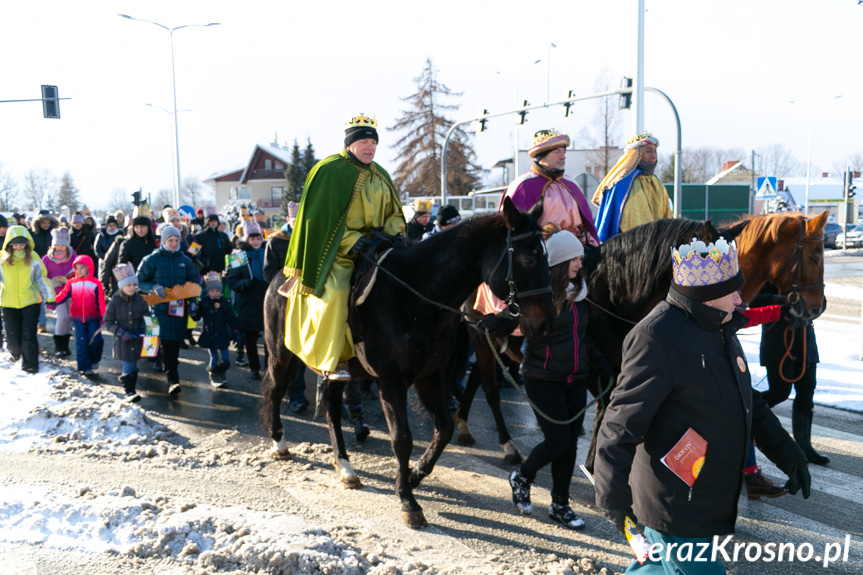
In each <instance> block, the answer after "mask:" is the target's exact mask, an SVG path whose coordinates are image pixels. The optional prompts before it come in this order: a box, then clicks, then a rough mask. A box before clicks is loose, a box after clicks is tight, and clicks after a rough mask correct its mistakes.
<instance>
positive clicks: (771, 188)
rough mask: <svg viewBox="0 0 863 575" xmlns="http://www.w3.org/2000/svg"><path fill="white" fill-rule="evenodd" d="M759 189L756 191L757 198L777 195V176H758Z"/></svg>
mask: <svg viewBox="0 0 863 575" xmlns="http://www.w3.org/2000/svg"><path fill="white" fill-rule="evenodd" d="M756 185H757V188H758V191H757V192H756V193H755V199H756V200H769V199H770V198H775V197H776V177H775V176H771V177H769V178H758V181H757V184H756Z"/></svg>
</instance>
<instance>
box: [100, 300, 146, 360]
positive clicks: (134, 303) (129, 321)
mask: <svg viewBox="0 0 863 575" xmlns="http://www.w3.org/2000/svg"><path fill="white" fill-rule="evenodd" d="M145 315H150V308H149V306H147V302H145V301H144V298H142V297H141V294H139V293H135V295H133V296H131V297H129V296H127V295H126V294H124V293H121V292H117V293H116V294H114V297H112V298H111V301H109V302H108V306H107V307H106V308H105V319H104V320H103V323H102V325H103V326H104V327H105V329H107V330H108V331H110V332H111V333H113V334H114V348H113V350H114V359H117V360H119V361H137V359H138V358H139V357H141V338H140V337H139V338H138V339H136V340H135V341H123V339H122V338H121V337H119V336H117V328H120V327H122V328H123V329H125V330H126V331H128V332H129V333H134V334H136V335H139V336H141V335H144V316H145Z"/></svg>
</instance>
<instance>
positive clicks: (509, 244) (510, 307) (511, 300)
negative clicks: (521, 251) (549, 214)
mask: <svg viewBox="0 0 863 575" xmlns="http://www.w3.org/2000/svg"><path fill="white" fill-rule="evenodd" d="M539 235H542V232H540V231H538V230H533V231H529V232H525V233H523V234H519V235H517V236H513V235H512V231H511V230H509V229H507V230H506V248H505V249H504V250H503V251H502V252H501V253H500V257H499V258H498V260H497V263H495V264H494V267H492V268H491V272H490V273H489V274H488V280H486V282H485V283H487V284H488V285H491V283H490V281H489V280H491V278H492V277H493V276H494V274H495V272H496V271H497V268H499V267H500V264H501V263H503V258H504V256H506V259H507V269H506V284H507V286H508V287H509V294H508V295H507V296H506V300H505V301H504V303H505V304H506V311H507V313H508V314H509V316H510V317H512V318H516V317H521V306H519V305H518V302H517V301H516V300H517V299H519V298H527V297H532V296H537V295H543V294H546V293H551V286H547V287H544V288H537V289H532V290H527V291H519V289H518V286H517V285H516V284H515V278H514V277H513V271H512V255H513V253H515V248H514V247H513V242H517V241H519V240H524V239H528V238H531V237H533V236H539Z"/></svg>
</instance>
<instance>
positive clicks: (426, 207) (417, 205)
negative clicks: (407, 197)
mask: <svg viewBox="0 0 863 575" xmlns="http://www.w3.org/2000/svg"><path fill="white" fill-rule="evenodd" d="M431 211H432V202H431V200H421V199H419V198H416V199H415V200H414V213H415V214H419V213H424V214H427V213H429V212H431Z"/></svg>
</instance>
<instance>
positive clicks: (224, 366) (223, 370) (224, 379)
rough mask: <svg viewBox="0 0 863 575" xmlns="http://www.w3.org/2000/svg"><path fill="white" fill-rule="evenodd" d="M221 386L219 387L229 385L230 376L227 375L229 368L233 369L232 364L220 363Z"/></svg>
mask: <svg viewBox="0 0 863 575" xmlns="http://www.w3.org/2000/svg"><path fill="white" fill-rule="evenodd" d="M218 367H219V385H218V387H222V386H223V385H225V384H226V383H228V376H227V375H225V374H226V373H227V371H228V368H229V367H231V364H230V363H220V364H219V366H218Z"/></svg>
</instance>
